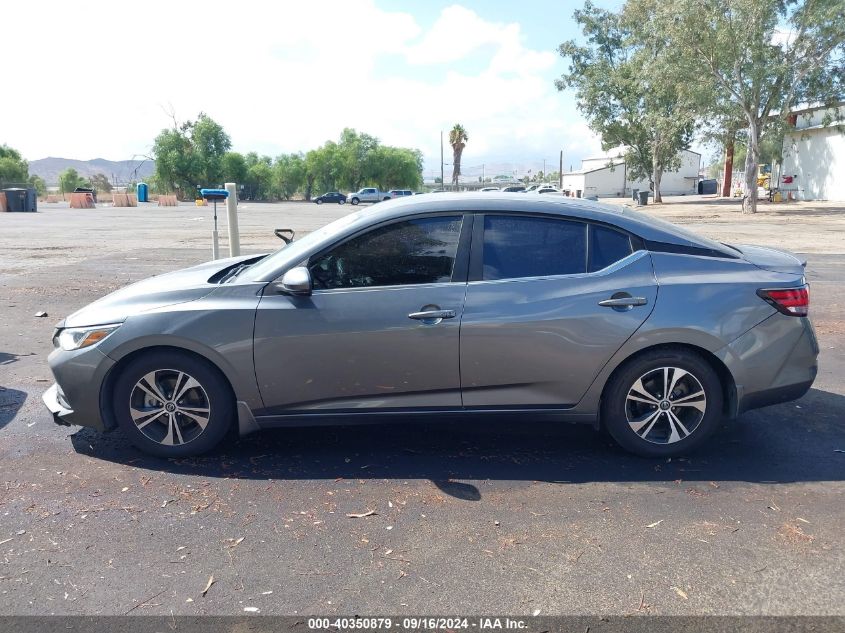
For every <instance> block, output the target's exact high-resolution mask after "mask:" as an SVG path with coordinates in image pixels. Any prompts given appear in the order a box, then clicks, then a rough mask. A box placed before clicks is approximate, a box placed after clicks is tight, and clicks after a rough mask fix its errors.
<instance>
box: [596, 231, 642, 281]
mask: <svg viewBox="0 0 845 633" xmlns="http://www.w3.org/2000/svg"><path fill="white" fill-rule="evenodd" d="M632 252H633V248H632V247H631V238H630V237H629V236H628V235H627V234H625V233H622V232H621V231H617V230H615V229H611V228H608V227H606V226H600V225H597V224H593V225H591V226H590V256H589V260H590V261H589V266H588V272H591V273H592V272H595V271H597V270H601V269H602V268H607V267H608V266H610V265H611V264H614V263H616V262H618V261H619V260H620V259H624V258H625V257H627V256H628V255H630V254H631V253H632Z"/></svg>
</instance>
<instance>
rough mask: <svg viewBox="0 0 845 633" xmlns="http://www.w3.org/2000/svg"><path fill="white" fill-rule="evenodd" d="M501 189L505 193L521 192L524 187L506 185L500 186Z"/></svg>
mask: <svg viewBox="0 0 845 633" xmlns="http://www.w3.org/2000/svg"><path fill="white" fill-rule="evenodd" d="M501 191H504V192H506V193H521V192H523V191H525V187H523V186H522V185H508V186H507V187H502V189H501Z"/></svg>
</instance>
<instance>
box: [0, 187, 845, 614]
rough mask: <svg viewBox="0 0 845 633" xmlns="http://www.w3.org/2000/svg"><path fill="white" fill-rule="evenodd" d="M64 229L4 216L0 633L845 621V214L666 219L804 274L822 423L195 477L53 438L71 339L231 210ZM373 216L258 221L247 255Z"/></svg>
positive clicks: (501, 444) (391, 441)
mask: <svg viewBox="0 0 845 633" xmlns="http://www.w3.org/2000/svg"><path fill="white" fill-rule="evenodd" d="M63 207H64V205H61V204H59V205H46V204H45V205H42V206H41V211H40V212H39V213H37V214H11V213H5V214H0V464H2V467H1V468H2V482H3V483H2V485H3V488H2V490H0V596H1V597H0V605H2V606H0V614H86V615H91V614H124V613H132V614H138V613H143V614H160V615H169V614H171V613H173V614H176V615H179V614H184V615H191V614H233V615H240V614H243V613H244V609H245V608H252V607H254V608H257V609H259V611H260V613H262V614H308V613H346V614H352V613H357V614H360V615H365V614H377V613H394V614H395V613H409V614H410V613H413V614H426V613H428V614H431V613H440V614H451V613H465V614H483V613H512V614H522V615H526V614H531V613H533V612H535V611H536V610H538V609H539V610H540V612H541V613H542V614H544V615H551V614H593V613H601V614H608V615H610V614H638V613H651V614H769V615H776V614H829V615H845V577H843V574H842V569H843V568H845V552H843V543H845V503H844V502H845V495H843V493H844V492H845V483H843V480H845V452H843V451H845V428H844V427H843V421H845V384H843V380H842V376H843V375H845V357H844V356H843V353H842V348H843V344H845V325H843V320H842V313H843V310H842V307H843V306H842V298H841V297H842V292H841V288H842V283H843V280H844V279H843V278H845V230H843V229H845V207H843V206H841V205H840V206H836V205H833V204H810V203H799V204H789V205H762V207H761V213H759V214H758V215H757V216H753V217H752V216H744V215H741V214H740V212H739V202H738V201H725V202H721V201H719V200H716V199H707V198H700V197H689V198H682V199H674V200H670V201H668V202H667V203H666V204H663V205H651V206H649V207H647V208H646V211H647V212H649V213H653V214H655V215H657V216H659V217H664V218H667V219H669V220H671V221H674V222H678V223H681V224H686V225H689V226H690V227H691V228H693V229H695V230H697V231H699V232H701V233H704V234H706V235H709V236H711V237H715V238H717V239H722V240H724V241H734V242H755V243H760V244H766V245H772V246H775V247H781V248H789V249H790V250H793V251H797V252H802V253H806V254H807V255H808V259H809V265H808V278H809V280H810V282H811V284H812V303H813V305H812V315H813V319H814V322H815V324H816V326H817V331H818V334H819V339H820V344H821V348H822V352H821V354H822V355H821V370H820V374H819V378H818V380H817V382H816V384H815V386H814V388H813V389H812V390H811V392H810V393H809V394H808V395H807V396H806V397H805V398H803V399H802V400H801V401H799V402H796V403H788V404H784V405H780V406H776V407H770V408H767V409H763V410H759V411H755V412H751V413H748V414H745V415H743V416H742V417H741V418H740V419H739V420H738V421H736V422H733V423H726V425H725V427H724V428H723V429H722V432H721V433H720V434H719V435H718V436H717V437H716V438H715V439H714V440H713V441H712V442H711V443H710V444H709V445H708V446H707V448H706V449H705V450H703V451H701V452H699V453H697V454H696V455H694V456H691V457H690V458H688V459H676V460H671V461H652V460H644V459H639V458H635V457H632V456H629V455H627V454H624V453H622V452H621V451H620V450H618V449H616V448H615V447H614V445H613V444H612V443H611V442H610V441H609V440H608V439H606V438H605V437H604V436H603V435H601V434H597V433H595V432H594V431H592V429H590V428H588V427H575V426H568V425H566V426H556V425H549V424H537V423H530V422H531V421H530V420H526V421H525V422H526V423H525V424H524V425H514V424H513V423H511V424H502V423H498V422H496V423H493V422H480V423H477V424H472V425H469V424H468V425H462V426H460V427H458V426H454V425H453V426H448V425H445V424H437V423H426V424H418V425H413V426H407V427H406V426H390V427H387V426H369V427H343V428H314V429H298V430H285V431H277V432H275V431H274V432H264V433H261V434H256V435H253V436H250V437H248V438H246V439H244V440H242V441H240V442H238V443H237V444H235V445H233V446H228V447H226V448H224V449H222V450H220V451H219V452H217V453H215V454H213V455H211V456H208V457H204V458H201V459H186V460H179V461H156V460H153V459H150V458H147V457H145V456H143V455H141V454H139V453H138V452H137V451H135V450H134V449H132V448H131V447H130V446H129V445H128V444H127V443H126V442H125V441H124V440H123V439H122V437H120V435H118V434H110V435H104V436H100V435H97V434H96V433H93V432H90V431H87V430H80V429H79V428H70V429H69V428H65V427H59V426H56V425H54V424H53V423H52V421H51V419H50V416H49V415H48V414H47V412H46V410H44V408H43V406H42V404H41V401H40V396H41V392H42V391H43V390H44V389H45V388H46V387H47V386H48V385H49V384H50V382H51V379H50V374H49V369H48V367H47V364H46V361H45V357H46V355H47V354H48V353H49V351H50V349H51V343H50V337H51V333H52V328H53V325H54V323H55V322H56V321H58V320H59V319H60V318H62V317H63V316H64V315H66V314H68V313H70V312H72V311H74V310H75V309H78V308H79V307H81V306H83V305H85V304H87V303H89V302H90V301H92V300H94V299H95V298H97V297H99V296H102V295H103V294H105V293H107V292H109V291H111V290H113V289H115V288H118V287H120V286H123V285H125V284H127V283H129V282H131V281H134V280H137V279H140V278H143V277H146V276H149V275H153V274H158V273H161V272H164V271H168V270H172V269H176V268H180V267H183V266H187V265H191V264H194V263H198V262H200V261H203V260H205V259H208V258H209V257H210V245H209V242H210V231H211V209H210V208H197V207H194V206H188V205H183V206H180V207H178V208H158V207H155V206H142V207H139V208H133V209H116V208H110V207H104V208H98V209H94V210H84V211H82V210H70V209H67V208H63ZM351 210H352V208H351V207H349V206H343V207H338V206H334V205H323V206H321V207H318V206H316V205H313V204H307V203H285V204H257V203H244V204H242V205H241V211H240V214H239V217H240V224H241V235H242V244H243V250H244V251H245V252H262V251H265V250H269V249H272V248H275V247H277V246H278V244H279V242H278V240H277V239H276V238H275V237H274V236H273V235H272V229H274V228H277V227H293V228H295V229H296V230H297V231H298V232H300V233H301V232H307V231H309V230H312V229H314V228H316V227H318V226H320V225H322V224H325V223H326V222H328V221H329V220H331V219H334V218H335V217H338V216H339V215H342V214H345V213H348V212H350V211H351ZM220 213H221V234H222V236H223V240H222V241H223V244H222V247H223V249H225V248H226V242H225V234H226V231H225V212H224V211H223V209H222V207H221V211H220ZM41 310H43V311H46V312H47V313H48V314H49V316H48V317H46V318H36V317H35V316H34V314H35V313H36V312H38V311H41ZM369 510H374V511H375V513H374V514H372V515H370V516H367V517H364V518H348V517H347V514H350V513H364V512H367V511H369ZM212 577H213V583H212V584H211V586H210V587H207V585H208V584H209V581H210V579H211V578H212ZM204 589H207V592H205V593H203V590H204Z"/></svg>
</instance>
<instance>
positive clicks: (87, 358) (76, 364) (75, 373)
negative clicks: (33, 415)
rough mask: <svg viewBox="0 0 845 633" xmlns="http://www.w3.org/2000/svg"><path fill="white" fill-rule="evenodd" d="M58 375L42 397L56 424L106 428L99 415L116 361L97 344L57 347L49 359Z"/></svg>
mask: <svg viewBox="0 0 845 633" xmlns="http://www.w3.org/2000/svg"><path fill="white" fill-rule="evenodd" d="M47 361H48V363H49V364H50V370H51V371H52V372H53V376H54V377H55V378H56V383H55V384H54V385H53V386H51V387H50V388H49V389H47V391H45V392H44V395H43V396H42V397H41V399H42V400H43V401H44V404H45V405H46V407H47V409H48V410H49V411H50V413H51V414H52V415H53V421H54V422H56V423H57V424H61V425H64V426H69V425H71V424H78V425H80V426H89V427H91V428H94V429H97V430H98V431H103V430H105V424H104V422H103V419H102V416H101V415H100V393H101V391H102V385H103V382H104V381H105V379H106V376H107V375H108V372H109V370H110V369H111V368H112V367H113V366H114V364H115V362H114V361H113V360H112V359H111V358H109V357H108V356H106V355H105V354H103V353H102V352H101V351H100V350H99V349H98V348H97V347H96V346H95V347H90V348H85V349H81V350H74V351H71V352H66V351H64V350H62V349H59V348H57V349H54V350H53V352H52V353H51V354H50V356H49V357H48V359H47Z"/></svg>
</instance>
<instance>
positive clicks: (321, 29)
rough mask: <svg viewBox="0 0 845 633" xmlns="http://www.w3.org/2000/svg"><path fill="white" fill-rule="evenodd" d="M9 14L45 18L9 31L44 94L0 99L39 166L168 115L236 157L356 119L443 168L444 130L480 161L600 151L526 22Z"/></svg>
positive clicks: (151, 126) (250, 6)
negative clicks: (464, 136) (211, 126)
mask: <svg viewBox="0 0 845 633" xmlns="http://www.w3.org/2000/svg"><path fill="white" fill-rule="evenodd" d="M44 16H49V19H48V20H45V19H44ZM6 17H7V20H6V21H5V23H7V24H15V23H17V24H33V23H37V24H38V28H37V29H35V30H34V31H33V30H32V29H20V30H17V29H8V30H6V31H4V50H6V51H7V55H8V51H16V53H14V54H13V55H12V57H13V59H14V61H15V65H16V66H17V65H20V66H21V67H23V68H25V69H26V73H25V76H26V77H28V78H30V79H32V80H34V81H35V82H36V85H35V89H34V90H33V91H29V92H28V93H27V98H25V99H10V98H8V97H7V98H6V99H4V100H3V101H2V102H0V124H2V127H0V134H2V136H0V143H3V142H6V143H8V144H9V145H11V146H13V147H17V148H19V149H20V150H22V151H23V153H24V154H25V155H26V156H27V157H28V158H31V159H35V158H41V157H43V156H47V155H53V156H67V157H75V158H93V157H95V156H103V157H106V158H114V159H119V158H129V157H131V156H133V155H136V154H145V153H147V152H149V149H150V147H151V144H152V139H153V138H154V137H155V135H156V134H157V133H158V132H159V131H160V130H161V129H162V128H163V127H166V126H167V125H168V119H167V117H166V115H165V112H164V110H167V109H170V108H172V109H173V110H174V111H175V113H176V115H177V117H179V118H180V119H186V118H193V117H194V116H196V114H197V113H198V112H199V111H204V112H207V113H208V114H209V115H210V116H212V117H213V118H215V119H216V120H218V121H219V122H220V123H221V124H222V125H223V126H224V127H225V128H226V130H227V131H228V132H229V134H230V135H231V137H232V139H233V143H234V145H235V148H236V149H238V150H241V151H249V150H251V149H255V150H257V151H260V152H262V153H268V154H271V155H272V154H277V153H280V152H287V151H297V150H307V149H309V148H311V147H315V146H317V145H319V144H321V143H322V142H324V141H325V140H327V139H329V138H336V137H337V136H338V134H339V133H340V131H341V129H342V128H343V127H346V126H349V127H355V128H357V129H359V130H364V131H367V132H369V133H371V134H374V135H376V136H378V137H380V138H381V139H382V141H384V142H385V143H390V144H395V145H404V146H411V147H418V148H420V149H421V150H422V151H423V152H424V154H425V155H426V157H427V158H428V159H429V164H430V165H431V164H433V163H434V162H437V163H438V167H439V131H440V130H441V129H444V130H448V128H449V127H450V126H451V125H452V124H453V123H455V122H458V121H459V122H461V123H462V124H463V125H464V126H465V127H466V128H467V129H468V131H469V134H470V143H469V144H468V146H467V150H466V153H465V158H464V162H465V164H467V165H470V164H474V163H482V162H484V161H485V160H487V161H493V160H499V161H507V160H515V161H523V162H524V161H527V160H529V158H531V159H532V160H539V161H540V162H542V159H543V158H547V159H551V158H555V157H556V156H557V151H558V149H559V148H560V147H563V148H564V149H565V151H566V152H567V154H569V153H570V152H580V154H579V157H580V155H583V154H588V153H592V152H594V151H596V149H597V148H598V142H597V141H596V139H595V137H594V136H593V135H592V133H591V132H590V131H589V130H588V129H587V128H586V126H585V125H584V123H583V120H582V119H581V118H580V116H579V115H578V113H577V112H576V111H575V109H574V105H573V102H572V99H571V97H568V98H567V97H565V96H563V95H561V94H559V93H557V91H556V90H555V88H554V86H553V83H552V81H553V78H554V76H555V64H556V63H557V58H556V56H555V54H554V53H553V52H551V51H541V50H533V49H531V48H530V47H528V46H527V45H526V44H525V42H524V36H523V34H522V31H521V29H520V26H519V24H516V23H512V24H502V23H498V22H495V21H488V20H486V19H485V18H483V17H482V16H480V15H479V14H477V13H476V12H474V11H472V10H469V9H466V8H464V7H462V6H458V5H455V6H451V7H448V8H446V9H444V10H443V11H442V12H441V14H440V16H439V18H438V19H437V20H436V21H435V23H434V24H433V25H432V27H431V28H429V29H427V30H425V31H424V30H423V29H422V28H421V27H420V25H419V23H418V22H417V20H416V19H415V18H414V16H413V15H411V14H409V13H405V12H389V11H384V10H382V9H380V8H378V6H377V4H376V2H375V0H345V1H344V0H334V1H327V2H320V3H317V2H307V3H293V2H284V3H280V2H270V3H268V2H258V1H256V0H242V1H241V2H239V3H237V4H234V5H233V4H231V3H223V2H220V1H218V0H213V1H210V2H182V1H179V2H162V1H160V0H152V1H149V2H145V3H142V4H141V5H130V4H123V3H115V2H107V1H104V0H100V1H92V2H86V4H85V11H82V12H81V11H80V10H79V7H78V6H77V5H75V4H73V3H68V2H64V1H61V2H39V3H35V2H30V3H15V4H13V5H12V6H11V7H7V9H6ZM470 60H471V61H472V63H469V61H470ZM462 64H463V67H462ZM479 64H480V68H481V70H480V71H479V69H478V68H479ZM470 67H472V68H470ZM385 68H405V69H409V70H407V72H404V73H402V74H398V76H397V73H396V72H389V73H386V72H385V70H384V69H385ZM448 149H449V148H447V153H448ZM534 157H536V158H534ZM565 160H566V159H565ZM566 166H568V164H567V165H566Z"/></svg>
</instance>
